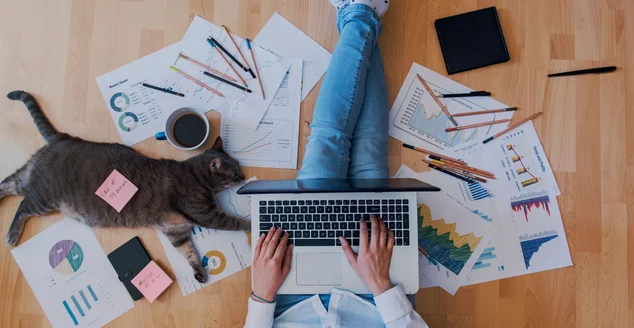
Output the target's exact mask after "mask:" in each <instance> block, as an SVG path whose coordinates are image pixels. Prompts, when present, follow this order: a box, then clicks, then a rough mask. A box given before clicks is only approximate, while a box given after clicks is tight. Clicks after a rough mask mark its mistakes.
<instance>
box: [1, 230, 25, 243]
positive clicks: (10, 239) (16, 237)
mask: <svg viewBox="0 0 634 328" xmlns="http://www.w3.org/2000/svg"><path fill="white" fill-rule="evenodd" d="M21 237H22V235H21V234H19V233H17V232H14V231H9V233H8V234H7V237H6V238H5V239H4V240H5V241H6V242H7V245H9V246H15V245H17V244H18V243H19V242H20V238H21Z"/></svg>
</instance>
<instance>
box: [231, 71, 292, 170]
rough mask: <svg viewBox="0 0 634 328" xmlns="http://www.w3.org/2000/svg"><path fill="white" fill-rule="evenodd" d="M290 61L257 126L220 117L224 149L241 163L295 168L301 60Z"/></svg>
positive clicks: (244, 164)
mask: <svg viewBox="0 0 634 328" xmlns="http://www.w3.org/2000/svg"><path fill="white" fill-rule="evenodd" d="M292 63H293V64H292V65H291V68H290V70H289V72H288V74H287V75H286V77H285V78H284V80H283V81H282V84H281V85H280V89H279V90H278V91H277V94H276V95H275V98H274V99H273V102H272V103H271V106H270V107H269V110H268V111H267V112H266V114H265V115H264V118H263V119H262V122H260V125H259V126H258V128H257V130H255V131H253V130H250V129H249V128H247V127H245V126H243V125H241V124H238V123H236V122H235V121H234V120H232V119H229V118H224V117H223V120H222V123H221V125H222V141H223V142H224V149H225V151H226V152H227V153H228V154H229V155H231V156H232V157H233V158H235V159H237V160H238V161H239V162H240V165H242V166H255V167H272V168H278V169H296V168H297V152H298V148H299V118H300V102H301V100H300V91H301V90H300V84H301V73H302V61H300V60H296V61H292Z"/></svg>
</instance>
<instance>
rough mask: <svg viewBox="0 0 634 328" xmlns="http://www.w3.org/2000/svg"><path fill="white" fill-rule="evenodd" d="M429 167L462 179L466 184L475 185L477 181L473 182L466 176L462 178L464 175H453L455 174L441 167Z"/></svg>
mask: <svg viewBox="0 0 634 328" xmlns="http://www.w3.org/2000/svg"><path fill="white" fill-rule="evenodd" d="M427 165H429V167H430V168H432V169H434V170H438V171H440V172H442V173H445V174H448V175H451V176H452V177H454V178H457V179H460V180H462V181H464V182H466V183H475V180H473V179H471V178H467V177H465V176H462V175H459V174H456V173H453V172H449V171H447V170H445V169H443V168H440V167H438V166H436V165H432V164H427Z"/></svg>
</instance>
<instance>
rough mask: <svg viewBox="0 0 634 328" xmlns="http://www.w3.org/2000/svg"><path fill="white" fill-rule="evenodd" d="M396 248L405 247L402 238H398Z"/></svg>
mask: <svg viewBox="0 0 634 328" xmlns="http://www.w3.org/2000/svg"><path fill="white" fill-rule="evenodd" d="M396 246H403V239H402V238H396Z"/></svg>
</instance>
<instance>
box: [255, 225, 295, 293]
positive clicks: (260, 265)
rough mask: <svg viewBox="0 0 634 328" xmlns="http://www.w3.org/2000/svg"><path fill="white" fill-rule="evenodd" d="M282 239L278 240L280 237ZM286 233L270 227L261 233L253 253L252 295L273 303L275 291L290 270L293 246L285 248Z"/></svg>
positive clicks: (286, 241)
mask: <svg viewBox="0 0 634 328" xmlns="http://www.w3.org/2000/svg"><path fill="white" fill-rule="evenodd" d="M282 233H284V237H283V238H282V239H281V240H280V236H281V235H282ZM287 244H288V233H287V232H284V231H283V230H282V229H281V228H277V230H276V229H275V228H274V227H271V229H270V230H269V232H268V233H262V234H261V235H260V238H259V239H258V243H257V244H256V245H255V251H254V252H253V293H254V294H255V295H257V296H259V297H262V298H263V299H265V300H267V301H271V302H273V301H274V299H275V294H277V290H278V289H280V286H282V283H284V280H285V279H286V276H288V272H289V271H290V270H291V257H292V256H293V245H290V247H287V246H286V245H287ZM254 300H256V301H258V302H259V300H257V299H254Z"/></svg>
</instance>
